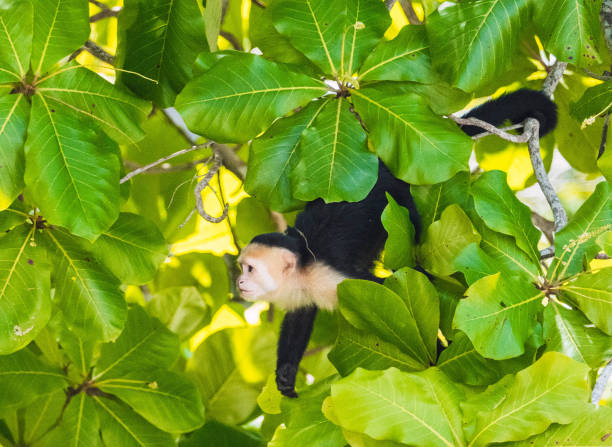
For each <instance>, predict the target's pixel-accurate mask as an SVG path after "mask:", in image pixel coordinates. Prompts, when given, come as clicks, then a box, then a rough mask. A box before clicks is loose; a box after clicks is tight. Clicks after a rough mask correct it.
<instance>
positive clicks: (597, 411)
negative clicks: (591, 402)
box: [499, 406, 612, 447]
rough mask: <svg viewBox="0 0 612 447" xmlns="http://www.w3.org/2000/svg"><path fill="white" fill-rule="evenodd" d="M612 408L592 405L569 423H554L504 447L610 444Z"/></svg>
mask: <svg viewBox="0 0 612 447" xmlns="http://www.w3.org/2000/svg"><path fill="white" fill-rule="evenodd" d="M611 420H612V408H610V407H606V406H601V407H599V408H597V407H595V406H591V407H589V408H587V409H586V411H584V412H583V413H582V414H581V415H579V416H578V417H577V418H576V419H574V420H573V421H572V422H570V423H569V424H567V425H559V424H553V425H551V426H550V428H549V429H548V430H546V431H545V432H544V433H542V434H540V435H537V436H534V437H531V438H529V439H526V440H524V441H521V442H511V443H504V444H499V445H500V446H503V447H532V446H542V447H576V446H585V447H599V446H609V445H610V440H609V438H610V421H611Z"/></svg>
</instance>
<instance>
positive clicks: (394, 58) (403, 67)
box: [358, 25, 437, 83]
mask: <svg viewBox="0 0 612 447" xmlns="http://www.w3.org/2000/svg"><path fill="white" fill-rule="evenodd" d="M436 78H437V75H436V72H435V71H434V70H433V67H432V66H431V58H430V56H429V42H428V41H427V35H426V33H425V27H424V26H418V25H416V26H405V27H404V28H402V29H401V30H400V32H399V34H398V35H397V37H395V39H393V40H390V41H387V40H382V41H381V42H380V43H379V44H378V46H377V47H376V48H374V50H373V51H372V52H371V53H370V55H369V56H368V57H367V59H366V60H365V62H364V63H363V65H362V66H361V68H360V69H359V78H358V80H359V81H360V82H365V81H415V82H424V83H430V82H433V81H435V80H436Z"/></svg>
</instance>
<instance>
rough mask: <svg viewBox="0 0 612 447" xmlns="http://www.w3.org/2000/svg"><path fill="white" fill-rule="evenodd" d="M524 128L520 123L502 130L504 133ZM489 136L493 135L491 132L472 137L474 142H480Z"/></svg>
mask: <svg viewBox="0 0 612 447" xmlns="http://www.w3.org/2000/svg"><path fill="white" fill-rule="evenodd" d="M522 128H523V123H519V124H514V125H512V126H507V127H501V128H500V129H501V130H503V131H504V132H507V131H509V130H514V129H522ZM489 135H493V134H492V133H491V132H482V133H479V134H476V135H474V136H473V137H472V140H478V139H480V138H482V137H486V136H489Z"/></svg>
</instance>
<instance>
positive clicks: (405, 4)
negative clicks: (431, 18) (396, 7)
mask: <svg viewBox="0 0 612 447" xmlns="http://www.w3.org/2000/svg"><path fill="white" fill-rule="evenodd" d="M399 3H400V6H401V7H402V10H403V11H404V14H405V15H406V18H407V19H408V23H410V24H411V25H422V24H423V22H421V20H420V19H419V16H417V15H416V12H415V11H414V7H413V6H412V1H410V0H399Z"/></svg>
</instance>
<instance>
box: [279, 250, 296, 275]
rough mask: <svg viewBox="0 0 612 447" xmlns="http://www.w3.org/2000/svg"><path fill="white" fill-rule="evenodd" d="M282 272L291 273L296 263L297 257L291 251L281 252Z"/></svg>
mask: <svg viewBox="0 0 612 447" xmlns="http://www.w3.org/2000/svg"><path fill="white" fill-rule="evenodd" d="M282 256H283V273H292V272H293V271H294V270H295V267H296V265H297V258H296V257H295V255H294V254H293V253H289V252H285V253H283V255H282Z"/></svg>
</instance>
